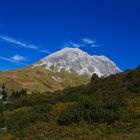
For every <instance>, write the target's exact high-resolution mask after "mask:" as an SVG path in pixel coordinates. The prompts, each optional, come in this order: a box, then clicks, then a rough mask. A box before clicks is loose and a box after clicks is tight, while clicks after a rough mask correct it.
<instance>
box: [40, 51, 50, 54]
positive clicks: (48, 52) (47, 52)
mask: <svg viewBox="0 0 140 140" xmlns="http://www.w3.org/2000/svg"><path fill="white" fill-rule="evenodd" d="M40 52H42V53H46V54H50V53H51V52H50V51H49V50H40Z"/></svg>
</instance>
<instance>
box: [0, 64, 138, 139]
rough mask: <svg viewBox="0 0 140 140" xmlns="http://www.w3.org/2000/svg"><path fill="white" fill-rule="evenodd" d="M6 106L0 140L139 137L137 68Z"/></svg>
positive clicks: (36, 95) (32, 95)
mask: <svg viewBox="0 0 140 140" xmlns="http://www.w3.org/2000/svg"><path fill="white" fill-rule="evenodd" d="M1 108H2V107H1ZM4 108H5V109H4V113H3V115H1V118H3V119H4V121H1V122H3V123H4V125H3V126H6V129H5V130H4V129H1V130H0V131H1V132H0V139H1V140H5V139H8V140H13V139H21V140H118V139H119V140H139V138H140V67H138V68H136V69H135V70H127V71H126V72H124V73H120V74H117V75H111V76H109V77H106V78H98V77H93V78H92V82H91V83H89V84H88V85H83V86H78V87H73V88H68V89H65V90H63V91H55V92H53V93H51V92H47V94H46V93H35V94H31V95H26V96H23V97H20V98H17V99H12V100H11V103H10V105H8V104H6V105H4Z"/></svg>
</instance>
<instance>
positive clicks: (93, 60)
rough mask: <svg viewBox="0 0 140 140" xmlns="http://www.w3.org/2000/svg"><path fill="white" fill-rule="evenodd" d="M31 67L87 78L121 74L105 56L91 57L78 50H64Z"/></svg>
mask: <svg viewBox="0 0 140 140" xmlns="http://www.w3.org/2000/svg"><path fill="white" fill-rule="evenodd" d="M33 67H45V68H46V69H48V70H57V71H58V72H59V71H62V70H65V71H68V72H75V73H77V74H79V75H89V76H91V75H92V74H93V73H96V74H97V75H98V76H99V77H101V76H108V75H111V74H116V73H119V72H121V70H120V69H119V68H118V67H117V66H116V64H115V63H114V62H113V61H111V60H110V59H109V58H107V57H106V56H97V55H93V56H91V55H89V54H88V53H87V52H84V51H82V50H81V49H79V48H64V49H62V50H60V51H57V52H55V53H53V54H51V55H49V56H47V57H45V58H43V59H41V60H40V61H39V62H38V63H35V64H34V65H33Z"/></svg>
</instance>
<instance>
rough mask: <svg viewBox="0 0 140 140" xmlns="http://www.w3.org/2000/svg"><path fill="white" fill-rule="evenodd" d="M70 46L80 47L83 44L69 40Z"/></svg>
mask: <svg viewBox="0 0 140 140" xmlns="http://www.w3.org/2000/svg"><path fill="white" fill-rule="evenodd" d="M69 46H71V47H74V48H80V47H81V46H82V44H78V43H75V42H69Z"/></svg>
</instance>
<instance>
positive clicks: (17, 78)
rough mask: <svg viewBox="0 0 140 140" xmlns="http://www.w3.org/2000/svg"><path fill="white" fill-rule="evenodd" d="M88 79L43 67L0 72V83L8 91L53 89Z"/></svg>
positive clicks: (59, 88) (85, 81) (83, 82)
mask: <svg viewBox="0 0 140 140" xmlns="http://www.w3.org/2000/svg"><path fill="white" fill-rule="evenodd" d="M88 81H89V77H87V76H78V75H77V74H74V73H69V72H53V71H48V70H46V69H45V68H31V67H26V68H23V69H19V70H11V71H3V72H0V85H2V84H3V83H4V84H5V85H6V87H7V90H8V92H10V91H11V90H12V89H14V90H19V89H21V88H26V89H27V90H28V91H34V92H44V91H55V90H62V89H64V88H68V87H74V86H78V85H82V84H86V83H87V82H88Z"/></svg>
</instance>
